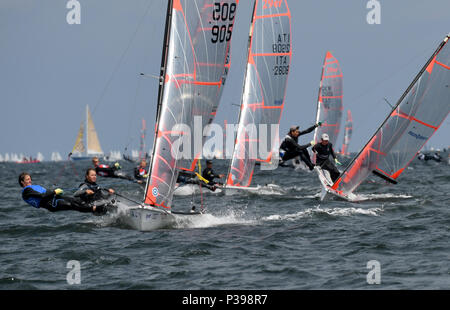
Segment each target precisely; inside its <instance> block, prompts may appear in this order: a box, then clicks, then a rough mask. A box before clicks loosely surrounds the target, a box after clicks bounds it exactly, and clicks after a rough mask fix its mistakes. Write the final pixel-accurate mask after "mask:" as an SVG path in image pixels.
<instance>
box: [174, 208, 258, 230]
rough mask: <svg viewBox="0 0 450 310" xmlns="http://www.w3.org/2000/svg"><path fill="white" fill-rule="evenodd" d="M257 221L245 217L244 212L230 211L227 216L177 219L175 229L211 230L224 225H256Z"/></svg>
mask: <svg viewBox="0 0 450 310" xmlns="http://www.w3.org/2000/svg"><path fill="white" fill-rule="evenodd" d="M255 224H257V221H255V220H249V219H246V218H244V217H243V213H242V212H236V211H232V210H230V211H229V212H228V213H227V214H221V215H219V214H211V213H205V214H202V215H199V216H194V217H176V224H175V226H174V228H178V229H179V228H209V227H217V226H223V225H255Z"/></svg>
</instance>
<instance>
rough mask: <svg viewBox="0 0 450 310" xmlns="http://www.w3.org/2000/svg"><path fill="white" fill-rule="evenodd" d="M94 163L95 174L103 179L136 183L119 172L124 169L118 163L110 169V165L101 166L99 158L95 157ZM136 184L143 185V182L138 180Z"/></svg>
mask: <svg viewBox="0 0 450 310" xmlns="http://www.w3.org/2000/svg"><path fill="white" fill-rule="evenodd" d="M92 163H93V164H94V167H95V172H96V173H97V175H99V176H101V177H106V178H119V179H125V180H128V181H133V182H135V180H134V179H133V178H132V177H131V176H129V175H126V174H125V173H123V172H121V171H119V170H120V169H122V167H121V166H120V164H119V163H118V162H117V163H115V164H114V166H113V167H110V166H109V165H104V164H100V160H99V159H98V157H93V158H92ZM136 182H137V183H142V181H141V180H138V181H136Z"/></svg>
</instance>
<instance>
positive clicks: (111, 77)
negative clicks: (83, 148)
mask: <svg viewBox="0 0 450 310" xmlns="http://www.w3.org/2000/svg"><path fill="white" fill-rule="evenodd" d="M153 3H155V1H149V5H148V7H147V10H146V11H145V13H144V15H142V17H141V19H140V20H139V23H138V25H137V27H136V30H135V31H134V33H133V35H132V36H131V40H130V42H129V43H128V46H127V47H126V49H125V50H124V52H123V53H122V55H121V56H120V58H119V61H118V62H117V63H116V66H115V67H114V69H113V71H112V73H111V75H110V77H109V79H108V81H107V82H106V85H105V87H104V88H103V90H102V93H101V95H100V98H99V100H98V101H97V103H96V104H95V106H94V108H93V109H92V114H94V113H95V110H96V109H97V107H98V106H99V105H100V103H101V101H102V100H103V97H104V96H105V94H106V90H107V89H108V88H109V85H110V84H111V82H112V80H113V77H114V76H115V74H116V72H117V70H118V69H119V67H120V65H121V64H122V62H123V60H124V58H125V55H126V54H127V53H128V50H129V49H130V47H131V45H132V43H133V41H134V38H135V37H136V35H137V33H138V31H139V29H140V28H141V25H142V23H143V22H144V19H145V17H146V16H147V14H148V12H149V11H150V8H151V6H152V4H153Z"/></svg>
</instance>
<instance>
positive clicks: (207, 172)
mask: <svg viewBox="0 0 450 310" xmlns="http://www.w3.org/2000/svg"><path fill="white" fill-rule="evenodd" d="M224 176H225V175H224V174H216V173H215V172H214V170H212V160H207V161H206V168H205V169H204V170H203V172H202V177H203V178H204V179H205V180H208V184H209V185H216V184H219V185H223V184H222V183H220V182H216V181H214V179H216V178H217V179H221V178H223V177H224Z"/></svg>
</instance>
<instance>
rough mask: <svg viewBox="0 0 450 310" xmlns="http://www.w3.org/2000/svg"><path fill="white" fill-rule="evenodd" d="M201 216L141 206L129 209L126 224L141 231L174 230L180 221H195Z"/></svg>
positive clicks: (199, 213)
mask: <svg viewBox="0 0 450 310" xmlns="http://www.w3.org/2000/svg"><path fill="white" fill-rule="evenodd" d="M201 215H202V213H201V212H176V211H172V212H166V211H164V210H160V209H158V208H154V207H151V206H145V207H142V206H139V207H131V208H129V209H127V211H126V213H125V217H124V222H125V223H126V224H127V225H128V226H130V227H131V228H133V229H136V230H139V231H152V230H158V229H164V228H174V227H176V224H177V222H178V221H180V222H185V220H186V219H193V218H194V217H198V216H201Z"/></svg>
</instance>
